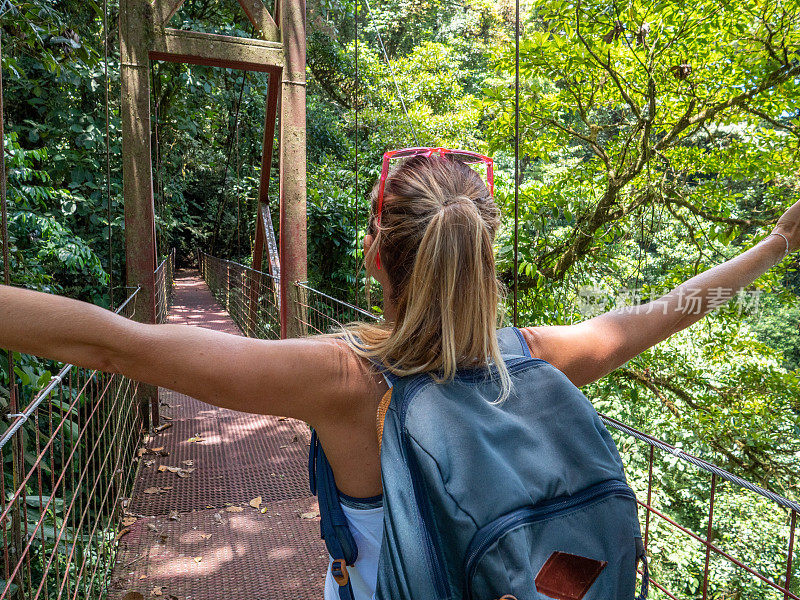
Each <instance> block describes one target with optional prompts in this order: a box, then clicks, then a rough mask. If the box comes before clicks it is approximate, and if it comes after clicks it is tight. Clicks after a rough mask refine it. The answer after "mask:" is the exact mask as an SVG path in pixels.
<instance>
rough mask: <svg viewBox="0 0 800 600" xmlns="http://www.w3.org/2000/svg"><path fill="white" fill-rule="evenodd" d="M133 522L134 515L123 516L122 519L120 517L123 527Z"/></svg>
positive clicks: (134, 521)
mask: <svg viewBox="0 0 800 600" xmlns="http://www.w3.org/2000/svg"><path fill="white" fill-rule="evenodd" d="M134 523H136V517H125V518H124V519H122V524H123V525H124V526H125V527H130V526H131V525H133V524H134Z"/></svg>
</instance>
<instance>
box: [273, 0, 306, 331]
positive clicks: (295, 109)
mask: <svg viewBox="0 0 800 600" xmlns="http://www.w3.org/2000/svg"><path fill="white" fill-rule="evenodd" d="M280 30H281V36H282V41H283V54H284V69H283V80H282V82H281V104H280V119H281V120H280V177H281V180H280V201H281V212H280V257H281V303H280V304H281V337H284V338H286V337H299V336H302V335H305V326H304V322H305V321H306V318H305V316H304V315H305V305H306V301H305V294H304V293H302V290H301V289H300V288H298V287H297V286H296V285H295V282H297V281H306V273H307V254H306V252H307V251H306V3H305V0H293V1H288V2H283V3H282V4H281V7H280Z"/></svg>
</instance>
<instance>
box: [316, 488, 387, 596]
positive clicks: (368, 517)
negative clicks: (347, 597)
mask: <svg viewBox="0 0 800 600" xmlns="http://www.w3.org/2000/svg"><path fill="white" fill-rule="evenodd" d="M379 498H380V497H379V496H378V497H377V498H367V499H364V500H362V499H358V498H349V497H343V498H340V502H339V503H340V504H341V505H342V510H343V511H344V516H345V518H346V519H347V524H348V525H349V526H350V531H351V533H352V534H353V539H355V542H356V545H357V546H358V558H357V559H356V562H355V564H354V565H353V566H351V567H347V571H348V573H349V574H350V584H351V585H352V587H353V597H354V598H355V600H373V598H374V597H375V588H376V586H377V584H378V555H379V554H380V551H381V541H382V540H383V505H382V504H379V502H380V500H379ZM330 560H331V562H332V561H333V559H332V558H331V559H330ZM325 600H339V584H338V583H336V581H334V579H333V575H331V570H330V563H329V564H328V574H327V576H326V577H325Z"/></svg>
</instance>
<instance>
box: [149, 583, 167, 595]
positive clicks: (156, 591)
mask: <svg viewBox="0 0 800 600" xmlns="http://www.w3.org/2000/svg"><path fill="white" fill-rule="evenodd" d="M162 587H164V586H161V585H157V586H156V587H154V588H153V589H152V590H151V591H150V595H151V596H163V595H164V592H163V591H161V588H162Z"/></svg>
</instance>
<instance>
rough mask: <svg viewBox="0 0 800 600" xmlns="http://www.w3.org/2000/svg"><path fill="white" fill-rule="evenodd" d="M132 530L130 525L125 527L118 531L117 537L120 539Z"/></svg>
mask: <svg viewBox="0 0 800 600" xmlns="http://www.w3.org/2000/svg"><path fill="white" fill-rule="evenodd" d="M130 532H131V528H130V527H123V528H122V529H120V530H119V531H118V532H117V539H120V538H122V537H124V536H126V535H128V534H129V533H130Z"/></svg>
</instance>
